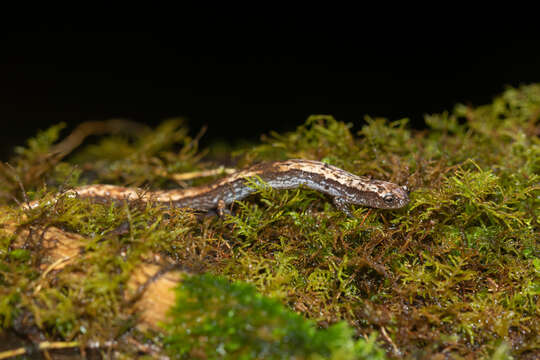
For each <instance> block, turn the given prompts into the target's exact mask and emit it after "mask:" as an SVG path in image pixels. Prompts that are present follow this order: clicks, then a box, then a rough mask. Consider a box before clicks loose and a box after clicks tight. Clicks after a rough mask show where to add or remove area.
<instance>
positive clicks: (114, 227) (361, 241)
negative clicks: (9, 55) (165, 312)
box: [0, 85, 540, 359]
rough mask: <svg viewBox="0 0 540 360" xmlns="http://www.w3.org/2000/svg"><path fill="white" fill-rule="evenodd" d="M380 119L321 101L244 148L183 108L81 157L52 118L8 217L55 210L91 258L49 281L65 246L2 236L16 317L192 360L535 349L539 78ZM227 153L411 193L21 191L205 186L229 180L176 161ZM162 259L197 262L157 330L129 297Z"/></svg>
mask: <svg viewBox="0 0 540 360" xmlns="http://www.w3.org/2000/svg"><path fill="white" fill-rule="evenodd" d="M365 120H366V121H365V122H360V121H359V122H358V125H355V128H353V125H352V124H347V123H343V122H340V121H338V120H335V119H334V118H332V117H330V116H312V117H310V118H309V119H308V120H307V122H306V123H305V124H304V125H302V126H300V127H299V128H297V129H296V131H294V132H290V133H285V134H270V135H268V136H266V137H263V138H262V141H261V143H260V144H253V146H242V148H241V149H233V151H232V152H231V153H227V154H217V152H216V150H215V149H212V148H210V149H204V150H201V149H199V148H198V146H197V141H196V140H194V139H192V138H190V137H189V135H188V134H189V132H188V130H187V128H186V127H185V124H184V123H183V122H181V121H179V120H169V121H166V122H164V123H163V124H162V125H161V126H159V127H158V128H156V129H154V130H144V131H142V132H141V133H138V134H131V135H130V136H129V137H127V136H121V135H111V136H105V137H101V138H99V139H97V142H95V143H94V144H91V145H88V144H87V145H84V144H83V145H82V146H80V147H79V148H77V149H76V150H75V151H74V152H73V153H71V154H69V155H68V156H66V157H58V156H57V157H51V156H50V154H49V153H50V150H51V149H52V148H53V146H54V144H55V143H57V142H58V141H59V140H60V132H61V129H62V126H55V127H52V128H50V129H48V130H46V131H43V132H40V133H38V135H37V136H36V137H34V138H32V139H30V140H29V141H28V143H27V146H26V147H21V148H18V149H16V154H17V155H16V156H15V157H14V158H13V159H12V160H10V162H9V163H10V166H3V167H2V168H1V169H0V204H1V206H2V208H1V209H2V210H1V213H0V223H7V222H9V221H12V220H10V219H15V218H16V217H17V216H20V215H21V213H23V212H24V213H25V214H26V217H25V218H24V220H22V221H21V222H22V224H21V225H20V226H19V229H24V228H32V229H34V228H40V227H41V228H44V227H47V226H51V225H54V226H57V227H60V228H62V229H65V230H66V231H71V232H75V233H78V234H81V235H83V236H84V237H85V239H87V243H86V244H85V251H84V257H81V261H78V260H77V259H75V260H74V261H72V262H70V263H69V264H68V265H67V266H66V268H64V269H62V270H61V271H58V272H57V273H55V274H54V276H50V275H49V276H47V277H44V276H43V274H42V272H43V271H42V270H41V268H40V264H41V262H42V261H44V259H45V258H46V255H45V254H46V249H43V248H42V247H41V245H40V243H39V242H25V243H24V244H22V245H18V246H15V235H13V234H10V233H9V232H6V231H4V232H1V231H0V324H1V329H2V331H3V332H4V334H6V333H17V334H19V335H21V334H26V335H27V336H28V337H29V338H31V339H33V340H34V341H35V339H41V340H45V339H46V340H51V341H52V340H56V341H70V340H78V341H80V342H82V343H84V342H85V341H101V342H103V343H105V342H107V341H115V351H117V352H118V353H120V354H123V355H124V356H126V357H130V356H132V355H133V354H134V352H135V351H136V349H137V348H136V347H134V346H133V342H129V341H127V340H126V339H127V338H133V339H137V341H139V342H140V343H148V344H153V345H156V347H153V348H152V349H159V350H153V351H158V353H159V352H163V354H168V355H169V356H171V357H173V358H197V357H198V358H215V359H220V358H230V359H237V358H245V359H251V358H257V357H258V358H276V359H279V358H295V359H325V358H333V359H383V358H385V357H388V358H441V359H442V358H492V359H509V358H511V357H513V358H515V359H533V358H536V357H537V356H538V355H539V353H540V337H539V335H538V334H539V333H540V310H539V306H538V305H539V304H540V247H539V240H540V217H539V215H540V140H539V135H540V85H529V86H523V87H521V88H518V89H514V88H510V89H508V90H506V91H505V92H504V93H503V94H502V95H501V96H499V97H497V98H495V99H494V101H493V103H491V104H488V105H484V106H479V107H476V108H473V107H467V106H464V105H457V106H456V107H455V108H454V109H453V110H452V111H451V112H445V113H442V114H433V115H428V116H426V118H425V120H426V124H427V128H426V129H425V130H422V131H417V130H412V129H410V128H409V127H408V124H407V123H408V122H407V120H406V119H402V120H398V121H389V120H386V119H379V118H366V119H365ZM360 124H363V125H360ZM94 140H95V139H94ZM220 148H221V149H224V148H223V147H220ZM48 154H49V155H48ZM208 154H211V155H208ZM216 158H230V159H232V160H233V161H234V162H235V163H236V164H237V166H238V167H239V168H240V167H243V166H247V165H249V164H252V163H254V162H258V161H272V160H284V159H288V158H302V159H315V160H321V161H325V162H328V163H330V164H332V165H336V166H338V167H341V168H343V169H345V170H347V171H350V172H353V173H356V174H361V175H369V176H373V177H374V178H379V179H384V180H388V181H392V182H396V183H399V184H402V185H403V184H407V185H408V186H409V187H410V188H411V189H412V193H411V202H410V203H409V205H408V206H407V207H405V208H403V209H399V210H394V211H388V210H378V209H372V210H369V211H368V209H366V208H361V207H355V208H354V212H353V213H354V215H355V218H352V219H351V218H348V217H346V216H345V215H344V214H343V213H340V212H339V211H337V210H336V209H335V208H334V207H333V206H332V205H331V201H329V199H327V198H325V197H324V196H323V195H321V194H319V193H317V192H314V191H311V190H307V189H298V190H290V191H274V190H272V189H269V188H267V187H264V186H260V187H259V192H258V194H257V195H256V196H253V197H250V198H248V199H247V200H245V201H242V202H239V203H238V204H236V206H235V212H234V213H233V214H232V215H227V216H226V217H225V218H224V219H220V218H217V217H195V216H193V212H191V211H189V210H186V209H175V210H168V211H164V210H162V209H158V208H155V207H152V206H149V205H147V204H137V203H136V204H132V205H130V206H128V205H126V204H124V205H123V206H112V205H108V204H93V203H90V202H88V201H85V200H80V199H73V198H67V197H64V198H62V199H61V200H60V201H59V202H58V203H56V204H47V203H46V202H43V205H42V206H40V207H38V208H37V209H34V210H32V211H23V210H20V208H19V206H18V205H17V204H16V202H15V201H14V200H13V199H14V198H16V199H18V200H19V201H25V200H24V197H23V195H22V191H21V189H22V188H24V191H25V193H26V196H27V197H28V198H29V199H49V198H51V197H52V196H53V194H54V193H56V192H57V191H59V190H62V189H66V188H70V187H73V186H77V185H81V184H87V183H110V184H122V185H134V186H142V187H148V188H161V189H165V188H173V187H177V186H191V185H197V184H201V183H204V182H209V181H212V180H214V178H215V177H207V178H199V179H196V180H193V181H188V182H187V183H181V184H178V183H175V182H174V181H172V180H171V179H173V176H172V175H174V174H178V173H183V172H190V171H196V170H201V169H210V168H215V167H218V166H219V165H221V164H220V163H218V162H215V160H214V159H216ZM254 186H256V183H254ZM19 219H21V218H20V217H19ZM118 229H123V231H118ZM148 254H160V259H162V260H163V259H166V260H167V261H168V262H169V263H175V264H177V265H178V267H179V268H181V269H183V270H185V271H187V272H188V273H189V274H191V275H189V276H187V277H186V278H185V279H184V280H183V281H182V282H180V284H179V286H178V288H177V290H176V293H177V304H176V305H175V306H174V308H173V309H171V310H170V313H169V314H170V316H169V320H168V321H167V322H165V323H164V324H162V330H161V331H158V332H155V331H146V332H138V331H135V330H133V328H134V324H136V323H137V314H136V313H135V314H134V313H133V312H130V311H129V308H130V299H127V298H126V294H125V284H126V281H127V279H128V278H129V276H130V274H131V273H132V271H133V269H135V268H136V267H137V266H138V265H140V264H141V263H143V262H147V261H149V259H148ZM28 334H30V335H31V336H30V335H28ZM36 334H39V335H36ZM1 336H2V335H1V333H0V337H1ZM21 336H22V335H21ZM381 349H383V350H384V353H385V354H384V353H383V352H381V351H382V350H381ZM0 350H4V349H2V348H1V347H0ZM139 350H140V348H139ZM100 351H103V353H104V354H106V353H107V351H110V350H107V349H105V348H104V349H102V350H100Z"/></svg>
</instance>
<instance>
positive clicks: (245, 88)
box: [0, 29, 540, 160]
mask: <svg viewBox="0 0 540 360" xmlns="http://www.w3.org/2000/svg"><path fill="white" fill-rule="evenodd" d="M185 37H186V36H185V35H184V36H182V34H179V33H175V32H172V31H170V29H166V30H162V31H154V32H135V33H132V32H97V33H96V32H77V31H73V30H70V29H67V30H63V31H48V30H46V29H45V30H43V29H42V30H40V31H35V32H25V33H11V34H6V35H4V38H3V39H2V48H1V58H0V122H1V127H2V131H1V132H0V158H1V159H2V160H6V159H8V158H9V156H10V155H11V154H12V148H13V147H14V146H15V145H20V144H23V143H24V141H25V139H27V138H28V137H30V136H33V135H34V134H35V132H36V131H37V130H39V129H45V128H47V127H48V126H50V125H52V124H56V123H58V122H65V123H67V124H68V128H67V129H66V130H65V132H66V133H68V132H69V129H73V128H74V126H76V124H78V123H80V122H83V121H88V120H105V119H110V118H113V117H122V118H129V119H132V120H136V121H140V122H143V123H147V124H149V125H155V124H157V123H159V122H160V121H161V120H163V119H165V118H167V117H174V116H183V117H186V118H187V119H188V121H189V125H190V128H191V131H192V133H193V134H195V133H196V132H197V130H198V129H199V128H200V127H201V126H203V125H208V131H207V133H206V135H205V137H204V139H205V140H204V141H205V142H206V143H210V142H212V141H214V140H218V139H219V140H226V141H231V142H234V141H236V140H239V139H251V140H253V139H257V138H258V137H259V136H260V134H262V133H267V132H268V131H270V130H278V131H285V130H292V129H294V128H295V127H296V126H297V125H299V124H301V123H303V122H304V121H305V119H306V118H307V116H309V115H310V114H332V115H334V116H335V117H336V118H337V119H340V120H343V121H347V122H352V123H354V124H355V126H356V127H357V128H359V127H360V126H361V124H362V122H363V118H364V116H365V115H366V114H367V115H370V116H374V117H375V116H382V117H387V118H390V119H394V120H395V119H399V118H403V117H408V118H410V119H411V125H412V126H413V127H416V128H422V127H423V115H424V114H426V113H434V112H442V111H444V110H451V109H452V107H453V106H454V105H455V104H456V103H458V102H462V103H468V104H471V105H480V104H483V103H487V102H490V101H491V99H492V98H493V96H495V95H497V94H499V93H500V92H502V91H503V90H504V89H505V87H506V86H519V85H520V84H528V83H531V82H536V81H540V46H539V45H540V42H538V41H536V40H527V39H521V38H512V39H501V38H490V37H483V38H478V39H468V40H467V41H465V40H463V39H461V38H456V39H446V40H439V41H437V42H433V41H430V40H426V41H423V42H415V43H413V42H411V41H408V40H405V39H399V40H396V41H394V42H388V41H386V40H380V39H375V40H372V41H369V42H366V41H363V39H362V38H357V37H351V38H350V40H349V39H348V38H347V40H346V41H344V42H341V43H339V44H332V45H331V46H330V47H328V46H326V45H327V44H329V43H331V41H326V42H325V43H324V44H321V43H319V42H318V41H316V39H315V40H313V39H311V40H310V41H308V42H307V44H306V42H303V46H302V47H301V49H296V48H295V46H294V45H295V44H294V42H295V41H297V40H298V41H300V39H298V38H294V39H293V40H292V41H289V43H288V45H289V46H288V48H287V49H285V51H283V52H284V53H292V52H293V51H295V50H297V51H295V52H297V53H300V55H279V54H281V52H280V51H279V49H276V48H275V47H274V48H271V49H267V50H269V51H268V52H266V54H267V55H254V54H251V47H250V44H249V41H248V42H247V43H245V44H238V43H236V44H234V45H229V43H228V42H227V38H226V37H223V38H220V39H219V41H217V42H219V43H220V44H219V46H214V43H212V44H208V46H206V47H205V46H204V45H205V44H204V43H203V44H202V45H203V46H200V47H199V48H198V49H197V50H196V51H195V50H192V49H191V48H189V49H188V47H186V43H185V41H184V40H185V39H184V38H185ZM327 40H328V39H327ZM274 45H275V44H274ZM290 45H293V46H290ZM263 48H264V47H263ZM259 50H260V49H259ZM205 53H206V54H208V55H199V54H205Z"/></svg>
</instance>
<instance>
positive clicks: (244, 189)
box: [30, 160, 409, 215]
mask: <svg viewBox="0 0 540 360" xmlns="http://www.w3.org/2000/svg"><path fill="white" fill-rule="evenodd" d="M257 177H258V178H260V179H262V180H263V181H264V182H265V183H267V184H268V185H269V186H271V187H272V188H274V189H292V188H296V187H299V186H305V187H307V188H310V189H314V190H317V191H320V192H322V193H325V194H327V195H329V196H331V197H332V198H333V199H334V204H335V205H336V207H337V208H338V209H340V210H342V211H344V212H345V213H347V214H348V215H351V213H350V211H349V205H350V204H355V205H362V206H368V207H373V208H380V209H397V208H401V207H403V206H405V205H407V203H408V202H409V190H408V189H407V187H406V186H399V185H396V184H393V183H390V182H386V181H381V180H372V179H370V178H367V177H362V176H357V175H354V174H351V173H349V172H347V171H345V170H342V169H340V168H337V167H335V166H332V165H328V164H325V163H322V162H319V161H312V160H287V161H278V162H273V163H266V164H258V165H255V166H252V167H250V168H248V169H245V170H241V171H238V172H236V173H234V174H232V175H230V176H227V177H225V178H223V179H220V180H218V181H216V182H214V183H212V184H209V185H204V186H199V187H194V188H189V189H179V190H162V191H146V192H145V191H143V190H141V189H136V188H126V187H121V186H114V185H87V186H82V187H78V188H75V189H73V190H71V191H70V192H71V193H72V194H73V195H75V196H79V197H84V198H93V199H95V200H97V201H115V200H116V201H134V200H139V201H141V200H142V201H152V202H156V203H162V204H165V205H170V206H175V207H189V208H193V209H197V210H203V211H208V210H212V209H219V208H223V206H225V205H229V204H231V203H232V202H234V201H236V200H241V199H244V198H245V197H247V196H248V195H250V194H251V193H253V192H255V191H256V190H255V189H254V188H252V187H250V186H249V184H248V182H247V181H246V179H247V178H252V179H257ZM30 206H31V207H35V206H37V203H31V204H30Z"/></svg>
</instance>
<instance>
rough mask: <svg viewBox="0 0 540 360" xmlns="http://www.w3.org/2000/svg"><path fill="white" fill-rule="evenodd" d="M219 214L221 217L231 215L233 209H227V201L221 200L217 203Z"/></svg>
mask: <svg viewBox="0 0 540 360" xmlns="http://www.w3.org/2000/svg"><path fill="white" fill-rule="evenodd" d="M216 210H217V214H218V216H219V217H220V218H222V219H223V218H224V217H225V215H231V210H229V209H227V205H226V204H225V201H223V200H219V201H218V204H217V209H216Z"/></svg>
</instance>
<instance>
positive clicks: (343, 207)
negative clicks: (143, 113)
mask: <svg viewBox="0 0 540 360" xmlns="http://www.w3.org/2000/svg"><path fill="white" fill-rule="evenodd" d="M333 202H334V206H335V207H336V208H337V209H338V210H340V211H343V212H344V213H345V214H347V216H348V217H350V218H354V216H353V214H352V212H351V205H350V203H349V202H348V201H347V200H345V199H344V198H342V197H338V196H336V197H334V199H333Z"/></svg>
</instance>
